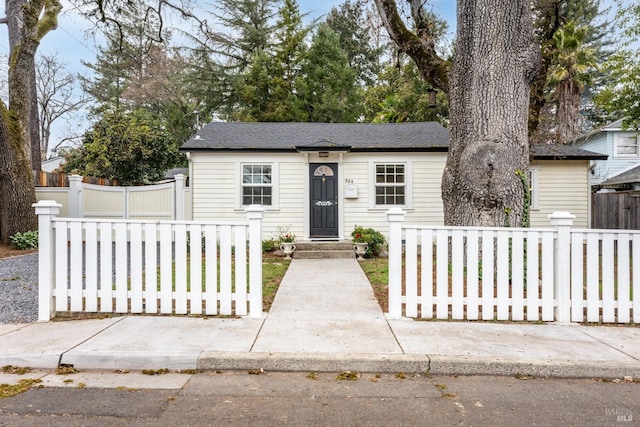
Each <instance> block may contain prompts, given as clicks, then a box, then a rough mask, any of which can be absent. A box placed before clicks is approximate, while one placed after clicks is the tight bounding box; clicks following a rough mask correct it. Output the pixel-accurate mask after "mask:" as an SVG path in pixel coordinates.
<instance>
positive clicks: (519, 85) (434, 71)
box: [375, 0, 540, 227]
mask: <svg viewBox="0 0 640 427" xmlns="http://www.w3.org/2000/svg"><path fill="white" fill-rule="evenodd" d="M407 1H408V2H409V3H410V5H411V7H412V15H413V16H414V19H415V16H419V15H420V14H419V13H415V12H414V9H415V8H417V7H423V5H422V2H421V1H420V0H407ZM375 2H376V6H377V7H378V12H379V13H380V15H381V17H382V21H383V23H384V25H385V27H386V28H387V31H388V32H389V34H390V36H391V38H392V39H393V40H394V41H395V42H396V44H397V45H398V47H399V49H400V50H402V51H403V52H405V53H407V54H408V55H409V56H411V58H412V59H413V60H414V62H415V63H416V66H417V67H418V68H419V69H420V71H421V73H422V75H423V76H424V77H425V79H427V81H429V82H430V83H432V84H434V85H435V86H436V87H440V85H439V84H442V82H447V79H446V78H441V77H439V76H441V75H442V74H443V73H448V91H447V92H448V94H449V116H450V119H451V125H450V139H449V152H448V155H447V163H446V166H445V170H444V174H443V178H442V200H443V204H444V222H445V224H447V225H470V226H498V227H504V226H512V227H516V226H521V225H522V224H523V220H524V219H525V218H524V216H525V212H526V211H527V209H526V208H525V206H524V201H525V192H526V191H528V185H527V180H526V176H527V174H526V170H527V167H528V164H529V143H528V138H527V128H528V115H529V92H530V85H531V83H532V80H533V77H534V76H535V75H536V72H537V70H538V67H539V62H540V53H539V49H538V48H537V47H536V45H535V44H534V42H533V22H532V17H531V2H530V1H529V0H458V8H457V21H458V22H457V39H456V42H457V44H456V52H455V58H454V63H453V68H452V69H449V67H448V64H447V63H446V62H445V61H442V60H440V59H439V58H437V57H436V54H435V51H434V50H433V49H432V48H431V45H430V43H429V35H428V32H426V33H423V34H422V36H420V37H418V36H417V35H416V34H413V33H412V32H411V31H408V30H407V28H406V27H405V25H404V23H403V21H402V19H401V18H400V16H399V14H398V11H397V8H396V3H395V1H394V0H375ZM415 27H416V28H421V26H420V24H419V23H416V25H415ZM412 34H413V35H412Z"/></svg>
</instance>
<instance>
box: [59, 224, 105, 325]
mask: <svg viewBox="0 0 640 427" xmlns="http://www.w3.org/2000/svg"><path fill="white" fill-rule="evenodd" d="M98 228H99V229H100V311H101V312H103V313H111V312H112V311H113V275H112V273H113V258H112V256H113V255H112V253H113V241H112V239H113V235H112V234H111V232H112V229H111V223H109V222H101V223H100V224H99V225H98ZM56 243H57V241H56Z"/></svg>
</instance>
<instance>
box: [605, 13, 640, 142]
mask: <svg viewBox="0 0 640 427" xmlns="http://www.w3.org/2000/svg"><path fill="white" fill-rule="evenodd" d="M618 6H619V7H620V8H619V9H618V19H619V20H620V23H621V25H622V27H623V29H624V31H623V35H624V36H625V41H624V42H623V43H622V45H623V48H622V49H620V50H619V51H618V52H617V53H616V54H614V55H612V56H611V57H610V58H609V60H608V61H607V63H605V65H604V67H603V68H606V69H607V70H610V72H611V78H610V79H609V81H608V82H607V84H606V86H605V87H604V89H603V90H602V91H601V92H600V93H598V95H597V96H596V98H595V104H596V106H597V107H598V108H600V109H601V110H602V111H603V112H604V114H605V118H606V119H607V120H609V121H612V120H616V119H623V122H622V124H623V127H625V128H628V129H634V130H640V48H639V47H638V42H639V39H640V5H639V4H637V3H636V4H630V3H624V2H621V1H619V2H618Z"/></svg>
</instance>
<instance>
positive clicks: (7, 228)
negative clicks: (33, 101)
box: [0, 103, 38, 244]
mask: <svg viewBox="0 0 640 427" xmlns="http://www.w3.org/2000/svg"><path fill="white" fill-rule="evenodd" d="M27 148H28V147H27V145H26V144H25V143H24V140H23V138H22V137H21V131H20V129H19V126H18V120H17V119H16V117H15V115H14V114H13V113H12V112H10V111H8V110H7V108H6V107H5V106H4V104H2V103H0V195H2V204H1V207H0V237H1V238H0V241H1V242H2V243H4V244H8V243H9V241H10V239H9V237H10V236H13V235H14V234H15V233H17V232H24V231H28V230H37V229H38V225H37V221H36V217H35V214H34V213H33V212H34V210H33V207H32V204H33V203H34V202H35V199H36V198H35V191H34V187H33V174H32V172H31V163H30V161H29V156H28V149H27Z"/></svg>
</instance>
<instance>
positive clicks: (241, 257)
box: [234, 225, 247, 316]
mask: <svg viewBox="0 0 640 427" xmlns="http://www.w3.org/2000/svg"><path fill="white" fill-rule="evenodd" d="M234 235H235V266H236V269H235V276H236V277H235V300H236V304H235V312H236V315H238V316H246V315H247V268H246V265H247V228H246V227H245V226H244V225H236V226H235V227H234Z"/></svg>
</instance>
